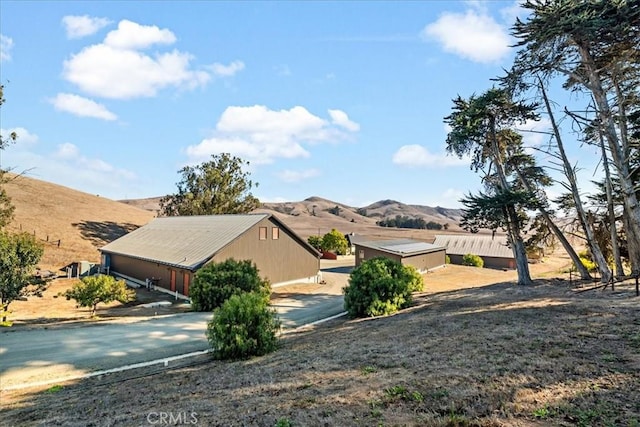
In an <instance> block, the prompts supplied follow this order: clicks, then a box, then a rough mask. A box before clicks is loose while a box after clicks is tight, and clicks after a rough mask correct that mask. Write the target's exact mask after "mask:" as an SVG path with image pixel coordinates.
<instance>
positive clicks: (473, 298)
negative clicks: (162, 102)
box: [0, 273, 640, 427]
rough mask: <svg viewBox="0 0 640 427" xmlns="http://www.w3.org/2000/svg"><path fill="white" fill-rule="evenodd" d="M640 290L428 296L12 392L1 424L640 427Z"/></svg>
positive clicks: (565, 288)
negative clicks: (267, 337)
mask: <svg viewBox="0 0 640 427" xmlns="http://www.w3.org/2000/svg"><path fill="white" fill-rule="evenodd" d="M434 274H435V273H434ZM634 295H635V293H634V292H633V288H632V286H631V285H630V284H626V285H618V286H617V288H616V291H615V292H611V290H610V289H609V290H605V291H601V290H594V291H587V292H582V293H576V292H575V291H574V290H572V288H571V287H570V286H569V284H568V281H566V280H565V281H558V280H547V279H539V280H538V281H537V282H536V285H535V286H533V287H527V288H523V287H517V286H514V285H513V284H512V283H510V282H507V283H498V284H494V285H489V286H485V287H478V288H468V289H461V290H457V291H447V292H436V293H425V294H421V295H418V297H417V301H416V304H415V305H414V306H413V307H412V308H410V309H408V310H405V311H404V312H402V313H399V314H397V315H394V316H390V317H386V318H374V319H366V320H347V319H340V320H336V321H333V322H332V323H329V324H324V325H322V326H319V327H316V328H310V329H305V330H300V331H295V332H293V333H289V334H286V335H285V336H283V337H282V340H281V343H282V346H281V348H280V349H279V350H278V351H276V352H275V353H272V354H269V355H267V356H263V357H259V358H254V359H251V360H248V361H240V362H219V361H213V360H210V359H209V358H208V357H207V356H203V357H201V358H199V359H194V360H190V361H189V362H185V363H188V365H184V366H173V367H169V368H155V369H147V370H139V371H137V372H131V371H129V372H127V373H126V374H117V375H116V374H113V375H109V376H104V377H101V378H92V379H89V380H85V381H79V382H75V383H67V384H60V385H56V386H52V387H49V388H48V389H46V390H42V389H40V390H37V389H32V390H29V389H27V390H21V391H14V392H3V394H2V396H1V397H2V399H1V400H2V409H1V410H0V425H3V426H43V425H64V426H87V425H93V426H130V425H151V424H150V422H149V420H151V421H157V418H154V417H157V414H158V413H160V412H165V413H172V414H174V416H179V414H182V415H181V416H184V414H188V415H190V416H191V414H195V415H194V416H195V417H196V418H197V420H198V424H197V425H206V426H231V425H235V426H241V425H245V426H276V425H278V426H282V425H290V426H377V425H384V426H387V425H388V426H574V425H577V426H585V427H586V426H637V425H639V424H638V423H639V422H640V331H639V327H640V319H639V317H638V299H637V298H636V297H634ZM154 414H155V415H154ZM149 417H150V418H149Z"/></svg>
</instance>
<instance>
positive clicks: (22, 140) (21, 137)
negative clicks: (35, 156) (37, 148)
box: [0, 127, 38, 146]
mask: <svg viewBox="0 0 640 427" xmlns="http://www.w3.org/2000/svg"><path fill="white" fill-rule="evenodd" d="M14 132H15V134H16V136H17V137H18V139H17V141H16V144H20V145H22V146H25V145H26V146H28V145H35V144H37V143H38V135H35V134H33V133H31V132H29V131H28V130H27V129H25V128H23V127H17V128H12V129H0V135H2V136H3V138H6V137H8V136H9V135H11V134H12V133H14Z"/></svg>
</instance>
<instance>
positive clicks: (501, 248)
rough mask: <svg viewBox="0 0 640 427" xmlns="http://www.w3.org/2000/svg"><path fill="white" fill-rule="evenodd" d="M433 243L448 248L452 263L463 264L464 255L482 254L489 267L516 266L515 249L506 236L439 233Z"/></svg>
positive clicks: (486, 265) (511, 267) (508, 267)
mask: <svg viewBox="0 0 640 427" xmlns="http://www.w3.org/2000/svg"><path fill="white" fill-rule="evenodd" d="M433 244H434V245H438V246H443V247H445V248H447V255H448V256H449V259H450V260H451V264H462V257H463V256H464V255H466V254H473V255H478V256H480V257H481V258H482V260H483V261H484V266H485V267H487V268H499V269H505V268H506V269H513V268H516V260H515V258H514V256H513V251H512V250H511V248H510V247H509V246H508V245H507V238H506V237H504V236H495V237H494V236H480V235H475V234H474V235H469V234H437V235H436V238H435V240H434V242H433Z"/></svg>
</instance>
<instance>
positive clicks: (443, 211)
mask: <svg viewBox="0 0 640 427" xmlns="http://www.w3.org/2000/svg"><path fill="white" fill-rule="evenodd" d="M121 202H122V203H125V204H128V205H131V206H135V207H138V208H141V209H147V210H149V211H152V212H157V211H158V210H159V208H160V197H152V198H147V199H128V200H121ZM336 207H338V208H339V209H338V210H336ZM256 212H264V213H270V214H273V215H275V216H277V217H278V218H279V219H281V220H282V221H283V222H284V223H285V224H286V225H287V226H289V227H291V228H292V229H293V230H294V231H295V232H296V233H298V234H300V235H301V236H302V237H303V238H305V239H306V238H307V237H309V236H311V235H317V234H321V235H322V234H325V233H326V232H328V231H330V230H331V229H332V228H335V229H337V230H339V231H341V232H343V233H355V234H361V235H365V236H369V237H371V238H414V239H421V240H432V239H433V236H434V234H436V233H437V232H436V231H435V230H412V229H398V228H385V227H379V226H377V225H376V222H377V221H379V220H380V219H383V218H392V217H395V216H396V215H401V216H408V217H412V218H424V220H425V221H427V222H429V221H434V222H437V223H440V224H445V223H446V224H449V226H450V228H449V230H448V232H461V231H462V230H461V229H460V228H459V227H458V222H459V221H460V216H461V211H460V210H458V209H447V208H441V207H436V208H432V207H429V206H420V205H407V204H404V203H401V202H397V201H394V200H382V201H379V202H376V203H373V204H371V205H369V206H366V207H364V208H356V207H353V206H348V205H345V204H343V203H338V202H334V201H332V200H328V199H324V198H322V197H316V196H314V197H309V198H306V199H304V200H302V201H299V202H281V203H263V205H262V207H261V208H260V209H257V210H256ZM336 213H337V215H336ZM362 214H366V216H364V215H362Z"/></svg>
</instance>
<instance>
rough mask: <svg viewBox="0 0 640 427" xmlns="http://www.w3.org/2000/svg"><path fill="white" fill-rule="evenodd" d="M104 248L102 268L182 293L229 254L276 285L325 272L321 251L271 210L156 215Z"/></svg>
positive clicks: (300, 280) (307, 279) (314, 278)
mask: <svg viewBox="0 0 640 427" xmlns="http://www.w3.org/2000/svg"><path fill="white" fill-rule="evenodd" d="M100 251H101V254H102V269H103V271H108V272H109V273H111V274H113V275H116V276H120V277H122V278H124V279H126V280H127V281H129V282H130V283H131V282H132V283H135V284H138V285H145V284H146V283H147V282H148V281H149V280H152V281H153V282H154V283H156V284H157V286H159V287H160V288H164V289H166V290H168V291H170V292H176V291H177V293H179V294H181V295H183V296H189V285H190V284H191V283H192V282H193V277H194V274H195V272H196V271H198V269H200V268H201V267H203V266H204V265H206V264H208V263H211V262H222V261H224V260H227V259H229V258H234V259H236V260H245V259H248V260H251V261H252V262H254V263H255V264H256V266H257V267H258V269H259V271H260V275H261V276H262V277H264V278H266V279H268V280H269V281H270V282H271V283H272V284H282V283H288V282H292V283H294V282H315V281H317V280H318V273H319V271H320V254H319V253H318V252H317V251H316V250H315V249H314V248H313V247H312V246H311V245H309V244H308V243H307V242H306V241H305V240H303V239H302V238H301V237H299V236H298V235H297V234H296V233H294V232H293V231H292V230H291V229H289V228H288V227H287V226H286V225H284V224H283V223H282V222H281V221H280V220H278V219H277V218H276V217H274V216H272V215H270V214H246V215H206V216H181V217H163V218H156V219H154V220H153V221H151V222H150V223H149V224H147V225H145V226H143V227H140V228H138V229H137V230H134V231H133V232H131V233H129V234H126V235H124V236H122V237H121V238H119V239H117V240H115V241H113V242H111V243H109V244H108V245H106V246H104V247H103V248H102V249H100Z"/></svg>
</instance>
